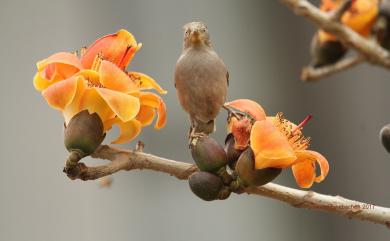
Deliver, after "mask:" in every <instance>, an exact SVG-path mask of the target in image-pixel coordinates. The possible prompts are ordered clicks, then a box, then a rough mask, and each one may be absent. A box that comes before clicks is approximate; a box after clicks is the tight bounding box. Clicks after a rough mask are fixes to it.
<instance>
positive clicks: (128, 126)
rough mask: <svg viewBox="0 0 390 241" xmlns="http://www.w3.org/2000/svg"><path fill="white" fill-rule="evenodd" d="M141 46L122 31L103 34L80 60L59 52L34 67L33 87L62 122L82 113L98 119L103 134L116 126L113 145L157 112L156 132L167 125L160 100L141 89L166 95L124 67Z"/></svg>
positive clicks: (130, 136) (128, 137)
mask: <svg viewBox="0 0 390 241" xmlns="http://www.w3.org/2000/svg"><path fill="white" fill-rule="evenodd" d="M140 47H141V44H137V42H136V40H135V38H134V36H133V35H132V34H131V33H129V32H128V31H126V30H123V29H122V30H119V31H118V32H117V33H115V34H111V35H107V36H104V37H102V38H100V39H98V40H96V41H95V42H94V43H93V44H92V45H91V46H89V47H88V48H86V49H82V51H81V53H80V57H79V56H77V55H76V54H74V53H67V52H60V53H56V54H53V55H52V56H50V57H48V58H46V59H44V60H42V61H40V62H38V63H37V68H38V72H37V73H36V75H35V77H34V86H35V88H36V89H37V90H38V91H41V92H42V95H43V97H44V98H45V99H46V101H47V102H48V104H49V105H50V106H51V107H53V108H55V109H58V110H60V111H61V112H62V113H63V115H64V118H65V123H66V124H67V123H68V122H69V120H70V119H71V118H72V117H73V116H74V115H75V114H77V113H78V112H80V111H82V110H85V109H87V110H88V111H89V112H90V113H94V112H96V113H97V114H98V115H99V117H100V118H101V119H102V121H103V124H104V130H105V131H107V130H109V129H111V127H112V125H114V124H117V125H118V126H119V128H120V131H121V135H120V136H119V137H118V138H117V139H116V140H115V141H114V142H113V143H124V142H126V141H129V140H132V139H133V138H135V137H136V136H137V135H138V134H139V133H140V132H141V129H142V127H143V126H146V125H149V124H151V122H152V121H153V119H154V117H155V113H156V111H157V113H158V119H157V122H156V125H155V127H156V128H158V129H159V128H162V127H163V126H164V125H165V122H166V107H165V104H164V102H163V100H162V99H161V98H160V97H159V96H158V95H156V94H154V93H151V92H143V91H142V90H146V89H156V90H157V91H158V92H159V93H161V94H165V93H166V91H165V90H163V89H162V88H161V87H160V86H159V85H158V84H157V83H156V81H155V80H153V79H152V78H151V77H149V76H147V75H145V74H142V73H138V72H126V71H125V70H124V69H125V68H126V66H127V65H128V64H129V62H130V61H131V59H132V58H133V56H134V54H135V52H137V51H138V50H139V49H140Z"/></svg>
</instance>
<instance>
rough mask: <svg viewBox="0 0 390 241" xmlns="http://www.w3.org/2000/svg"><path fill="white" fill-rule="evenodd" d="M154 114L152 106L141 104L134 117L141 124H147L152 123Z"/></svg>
mask: <svg viewBox="0 0 390 241" xmlns="http://www.w3.org/2000/svg"><path fill="white" fill-rule="evenodd" d="M155 116H156V110H155V109H154V108H153V107H150V106H146V105H141V108H140V110H139V112H138V114H137V116H136V117H135V118H136V119H137V120H138V121H139V122H140V123H141V125H142V126H148V125H150V124H152V122H153V120H154V117H155Z"/></svg>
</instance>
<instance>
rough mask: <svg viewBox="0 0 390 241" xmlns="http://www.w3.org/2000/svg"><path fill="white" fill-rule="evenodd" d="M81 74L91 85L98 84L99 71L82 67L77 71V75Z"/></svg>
mask: <svg viewBox="0 0 390 241" xmlns="http://www.w3.org/2000/svg"><path fill="white" fill-rule="evenodd" d="M79 75H80V76H83V77H84V78H85V79H86V80H88V82H89V83H91V85H92V86H100V85H101V83H100V76H99V73H98V72H97V71H95V70H92V69H83V70H81V71H79V72H78V73H77V76H79Z"/></svg>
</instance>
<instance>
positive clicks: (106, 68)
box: [99, 60, 138, 93]
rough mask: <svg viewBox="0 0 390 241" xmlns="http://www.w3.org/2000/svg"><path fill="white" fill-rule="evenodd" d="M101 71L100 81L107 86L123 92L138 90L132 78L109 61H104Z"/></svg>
mask: <svg viewBox="0 0 390 241" xmlns="http://www.w3.org/2000/svg"><path fill="white" fill-rule="evenodd" d="M99 73H100V83H102V85H103V86H104V87H105V88H108V89H111V90H117V91H120V92H123V93H131V92H135V91H138V88H137V86H136V84H135V83H134V82H133V81H132V79H131V78H130V77H129V76H128V75H127V74H126V73H125V72H124V71H123V70H121V69H120V68H119V67H117V66H116V65H115V64H113V63H111V62H109V61H106V60H103V61H102V63H101V65H100V69H99Z"/></svg>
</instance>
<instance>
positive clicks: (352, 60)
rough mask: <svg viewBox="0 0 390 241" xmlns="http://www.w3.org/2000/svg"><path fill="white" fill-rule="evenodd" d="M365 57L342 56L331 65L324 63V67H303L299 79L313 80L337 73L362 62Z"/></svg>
mask: <svg viewBox="0 0 390 241" xmlns="http://www.w3.org/2000/svg"><path fill="white" fill-rule="evenodd" d="M364 61H365V59H364V57H363V56H361V55H355V56H352V57H348V58H344V59H342V60H340V61H338V62H337V63H335V64H332V65H326V66H324V67H320V68H313V67H311V66H307V67H304V68H303V69H302V72H301V79H302V80H303V81H308V82H310V81H314V80H319V79H322V78H324V77H328V76H330V75H333V74H336V73H339V72H341V71H343V70H346V69H349V68H351V67H353V66H356V65H358V64H360V63H362V62H364Z"/></svg>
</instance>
